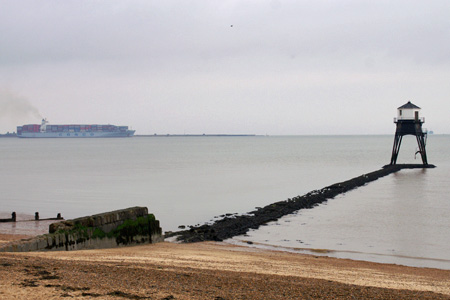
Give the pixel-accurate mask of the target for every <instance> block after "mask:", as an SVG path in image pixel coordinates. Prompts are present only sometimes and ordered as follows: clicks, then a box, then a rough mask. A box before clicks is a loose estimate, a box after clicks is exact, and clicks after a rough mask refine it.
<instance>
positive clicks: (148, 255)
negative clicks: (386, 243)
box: [0, 235, 450, 299]
mask: <svg viewBox="0 0 450 300" xmlns="http://www.w3.org/2000/svg"><path fill="white" fill-rule="evenodd" d="M17 238H21V237H20V236H12V235H0V243H5V242H8V241H11V240H13V239H17ZM64 297H67V298H70V299H89V298H96V299H450V271H448V270H438V269H427V268H412V267H404V266H397V265H389V264H377V263H370V262H361V261H352V260H346V259H335V258H328V257H319V256H312V255H304V254H293V253H286V252H279V251H269V250H260V249H254V248H247V247H240V246H234V245H229V244H226V243H220V242H202V243H193V244H174V243H168V242H164V243H158V244H148V245H142V246H134V247H124V248H115V249H102V250H84V251H70V252H29V253H0V298H1V299H25V298H27V299H60V298H64Z"/></svg>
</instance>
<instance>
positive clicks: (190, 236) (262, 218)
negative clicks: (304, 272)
mask: <svg viewBox="0 0 450 300" xmlns="http://www.w3.org/2000/svg"><path fill="white" fill-rule="evenodd" d="M434 167H435V166H434V165H415V164H402V165H400V164H399V165H387V166H384V167H383V168H382V169H380V170H377V171H374V172H371V173H367V174H363V175H361V176H358V177H355V178H353V179H350V180H347V181H344V182H340V183H336V184H333V185H330V186H327V187H324V188H322V189H320V190H314V191H311V192H309V193H307V194H305V195H303V196H297V197H294V198H291V199H287V200H285V201H279V202H275V203H273V204H270V205H267V206H265V207H262V208H258V209H256V210H255V211H252V212H249V213H247V214H244V215H229V214H228V215H226V216H225V217H224V218H223V219H220V220H218V221H216V222H214V223H213V224H204V225H201V226H190V228H189V229H188V230H182V231H177V232H170V233H166V237H170V236H177V240H178V241H181V242H186V243H192V242H201V241H223V240H225V239H228V238H232V237H234V236H238V235H243V234H245V233H247V231H249V230H250V229H257V228H258V227H259V226H261V225H264V224H266V223H268V222H271V221H276V220H278V219H279V218H281V217H283V216H285V215H288V214H292V213H294V212H296V211H298V210H300V209H306V208H312V207H314V206H317V205H319V204H320V203H323V202H325V201H327V200H328V199H332V198H334V197H336V196H337V195H340V194H343V193H346V192H348V191H350V190H353V189H355V188H357V187H360V186H363V185H365V184H367V183H369V182H371V181H375V180H377V179H378V178H381V177H384V176H387V175H389V174H392V173H395V172H398V171H400V170H401V169H417V168H434Z"/></svg>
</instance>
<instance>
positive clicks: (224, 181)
mask: <svg viewBox="0 0 450 300" xmlns="http://www.w3.org/2000/svg"><path fill="white" fill-rule="evenodd" d="M392 143H393V136H245V137H243V136H242V137H209V136H204V137H203V136H200V137H133V138H123V139H14V138H3V139H0V166H1V168H0V189H1V191H2V192H1V194H0V212H1V214H0V218H2V217H8V216H10V214H11V212H12V211H16V212H17V213H18V214H20V215H21V216H22V215H25V216H33V215H34V212H39V213H40V216H41V218H45V217H55V216H56V214H57V213H61V214H62V216H63V217H64V218H66V219H70V218H75V217H80V216H86V215H92V214H96V213H101V212H106V211H111V210H116V209H122V208H126V207H131V206H146V207H148V208H149V211H150V212H151V213H154V214H155V215H156V217H157V219H159V220H160V221H161V226H162V228H163V231H173V230H177V228H178V226H180V225H196V224H202V223H205V222H209V221H211V220H215V219H217V217H220V215H223V214H225V213H246V212H250V211H252V210H254V208H255V207H262V206H265V205H268V204H270V203H273V202H276V201H280V200H286V199H287V198H292V197H294V196H297V195H303V194H305V193H307V192H309V191H311V190H314V189H320V188H323V187H325V186H327V185H331V184H333V183H336V182H340V181H345V180H348V179H351V178H353V177H356V176H359V175H361V174H364V173H368V172H371V171H374V170H377V169H379V168H380V167H382V166H383V165H385V164H387V163H388V162H389V160H390V156H391V149H392ZM416 148H417V143H416V141H415V139H414V137H412V136H407V137H405V138H404V139H403V144H402V146H401V149H400V154H399V159H398V163H420V156H418V157H417V159H415V158H414V153H415V151H416ZM448 149H450V137H449V136H447V135H430V136H429V138H428V144H427V151H428V161H429V162H430V163H432V164H435V165H437V168H435V169H427V170H403V171H401V172H399V173H396V174H392V175H389V176H387V177H384V178H382V179H379V180H378V181H376V182H372V183H370V184H368V185H367V186H364V187H361V188H358V189H356V190H353V191H350V192H348V193H347V194H345V195H340V196H338V197H336V198H335V199H332V200H330V201H328V202H326V203H325V204H323V205H320V206H318V207H315V208H314V209H310V210H301V211H299V212H298V213H296V214H293V215H289V216H286V217H284V218H282V219H280V220H278V222H274V223H273V224H270V225H269V226H263V227H261V228H260V229H259V230H256V231H251V232H249V234H248V236H244V237H236V238H235V239H233V242H236V243H239V242H241V243H242V242H244V243H245V244H246V242H247V241H252V242H253V245H260V246H261V247H274V246H275V247H281V248H280V249H283V250H286V251H305V249H306V250H308V249H310V250H311V249H312V251H315V253H318V252H320V253H323V252H326V254H327V255H331V256H337V257H349V258H353V259H366V260H373V261H381V262H394V263H401V264H408V265H420V266H432V267H441V268H450V267H449V266H448V261H450V257H449V253H450V251H449V248H448V247H449V245H450V238H449V237H450V222H449V218H448V212H449V211H450V210H449V208H450V207H449V199H448V196H447V195H449V194H450V186H449V184H448V182H447V181H448V180H447V178H448V176H449V175H450V155H449V154H448V151H447V150H448ZM11 226H13V225H11V224H10V223H9V224H5V223H3V224H0V232H5V231H6V232H7V231H9V232H11V230H12V228H11ZM17 226H19V224H16V228H15V230H16V231H15V232H16V233H20V230H19V229H18V227H17ZM19 228H20V226H19ZM35 228H36V230H37V228H39V230H42V229H41V228H40V227H39V226H38V227H35ZM28 229H29V228H28ZM318 249H319V250H318ZM401 257H405V258H406V259H399V258H401Z"/></svg>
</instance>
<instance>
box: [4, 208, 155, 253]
mask: <svg viewBox="0 0 450 300" xmlns="http://www.w3.org/2000/svg"><path fill="white" fill-rule="evenodd" d="M161 241H163V236H162V230H161V227H160V226H159V221H158V220H156V219H155V216H154V215H152V214H148V209H147V208H146V207H131V208H127V209H122V210H116V211H111V212H106V213H102V214H97V215H92V216H87V217H82V218H77V219H73V220H67V221H60V222H56V223H52V224H50V226H49V233H48V234H44V235H40V236H36V237H33V238H30V239H24V240H20V241H18V242H13V243H10V244H7V245H4V246H3V247H1V248H0V251H1V252H27V251H70V250H81V249H101V248H114V247H119V246H124V245H135V244H143V243H157V242H161Z"/></svg>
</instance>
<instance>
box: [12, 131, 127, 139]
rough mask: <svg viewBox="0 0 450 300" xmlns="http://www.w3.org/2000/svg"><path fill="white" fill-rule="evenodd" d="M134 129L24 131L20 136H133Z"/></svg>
mask: <svg viewBox="0 0 450 300" xmlns="http://www.w3.org/2000/svg"><path fill="white" fill-rule="evenodd" d="M134 132H135V131H134V130H127V131H124V132H98V131H96V132H23V133H22V134H20V135H17V136H18V137H20V138H115V137H132V136H133V135H134Z"/></svg>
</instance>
